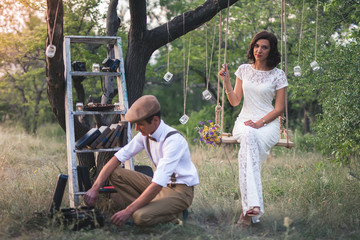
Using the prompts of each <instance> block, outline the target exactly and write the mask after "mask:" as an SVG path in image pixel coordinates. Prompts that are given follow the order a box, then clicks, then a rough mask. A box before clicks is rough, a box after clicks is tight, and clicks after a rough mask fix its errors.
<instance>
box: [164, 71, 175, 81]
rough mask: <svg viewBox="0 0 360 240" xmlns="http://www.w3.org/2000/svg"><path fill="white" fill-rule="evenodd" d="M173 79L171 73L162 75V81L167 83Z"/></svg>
mask: <svg viewBox="0 0 360 240" xmlns="http://www.w3.org/2000/svg"><path fill="white" fill-rule="evenodd" d="M172 77H173V74H172V73H171V72H167V73H165V75H164V80H165V81H167V82H169V81H170V80H171V78H172Z"/></svg>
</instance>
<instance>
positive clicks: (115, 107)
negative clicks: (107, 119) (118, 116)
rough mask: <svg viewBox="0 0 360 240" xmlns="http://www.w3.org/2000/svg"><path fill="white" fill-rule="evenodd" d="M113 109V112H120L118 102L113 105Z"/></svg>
mask: <svg viewBox="0 0 360 240" xmlns="http://www.w3.org/2000/svg"><path fill="white" fill-rule="evenodd" d="M114 109H115V111H120V110H121V109H120V104H119V103H118V102H116V103H114Z"/></svg>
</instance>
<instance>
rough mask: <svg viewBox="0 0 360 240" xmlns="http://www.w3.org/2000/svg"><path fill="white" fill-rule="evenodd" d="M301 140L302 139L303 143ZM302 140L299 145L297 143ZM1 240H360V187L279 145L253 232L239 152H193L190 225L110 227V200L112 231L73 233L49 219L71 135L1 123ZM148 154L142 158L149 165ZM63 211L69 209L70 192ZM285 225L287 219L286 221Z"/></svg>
mask: <svg viewBox="0 0 360 240" xmlns="http://www.w3.org/2000/svg"><path fill="white" fill-rule="evenodd" d="M298 138H299V139H298V141H301V139H300V137H298ZM295 141H296V139H295ZM0 145H1V149H2V151H1V153H0V180H1V185H0V192H1V195H0V196H1V197H0V211H1V213H0V238H1V239H11V238H13V239H359V238H360V181H359V180H358V179H356V178H355V177H352V176H351V175H350V174H349V169H348V168H347V167H338V166H337V165H335V164H333V163H331V162H330V161H329V160H327V159H326V158H324V157H322V156H321V155H320V154H318V153H314V152H306V151H305V150H302V149H300V148H299V147H298V146H296V147H295V148H293V149H286V148H279V147H275V148H274V149H273V150H272V152H271V155H270V157H269V158H268V159H267V161H266V162H265V164H264V166H263V172H262V180H263V191H264V201H265V215H264V217H263V218H262V222H261V223H260V224H257V225H255V226H253V227H251V228H250V229H239V228H237V227H236V225H235V224H234V222H235V221H236V220H237V219H238V217H239V214H240V205H241V204H240V195H239V187H238V176H237V171H238V170H237V151H238V146H234V145H230V146H219V147H218V146H217V147H208V146H204V145H194V146H191V152H192V160H193V162H194V163H195V164H196V166H197V168H198V171H199V174H200V182H201V183H200V185H199V186H197V187H196V189H195V199H194V201H193V204H192V206H191V207H190V209H189V217H188V219H187V221H186V222H185V223H184V224H180V225H179V224H170V223H169V224H163V225H157V226H155V227H151V228H140V227H136V226H132V225H126V226H124V227H121V228H120V227H117V226H116V225H114V224H111V223H110V220H109V219H110V216H111V212H110V210H108V209H109V208H108V207H107V205H108V202H109V199H108V198H107V196H105V195H103V196H102V197H101V199H100V200H101V201H99V205H98V206H97V207H98V208H99V209H102V210H103V212H104V214H105V216H106V221H105V226H104V227H103V228H99V229H93V230H81V231H72V230H70V229H67V228H66V227H64V226H61V225H58V224H57V223H56V221H53V220H52V219H50V218H49V217H48V215H49V207H50V203H51V199H52V195H53V193H54V189H55V184H56V181H57V177H58V175H59V174H60V173H63V174H67V160H66V145H65V135H64V133H63V132H62V130H61V129H60V128H59V127H58V126H57V125H47V126H43V127H41V128H40V129H39V133H38V135H37V136H32V135H27V134H25V133H24V132H22V131H20V130H17V129H16V128H14V127H10V126H9V125H0ZM145 159H146V156H145V154H144V153H142V154H140V156H138V157H137V158H135V161H136V163H138V164H144V163H147V164H149V165H150V164H151V163H150V162H147V161H146V160H145ZM61 207H62V208H65V207H69V205H68V194H67V191H66V193H65V196H64V198H63V201H62V206H61ZM284 220H285V221H284Z"/></svg>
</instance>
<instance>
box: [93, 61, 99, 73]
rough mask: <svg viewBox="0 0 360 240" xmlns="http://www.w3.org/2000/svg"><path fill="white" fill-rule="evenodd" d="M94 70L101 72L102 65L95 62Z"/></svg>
mask: <svg viewBox="0 0 360 240" xmlns="http://www.w3.org/2000/svg"><path fill="white" fill-rule="evenodd" d="M92 71H93V72H100V65H99V64H98V63H93V65H92Z"/></svg>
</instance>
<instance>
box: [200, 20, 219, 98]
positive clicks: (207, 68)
mask: <svg viewBox="0 0 360 240" xmlns="http://www.w3.org/2000/svg"><path fill="white" fill-rule="evenodd" d="M207 29H208V28H207V25H206V44H205V50H206V51H205V52H206V53H205V55H206V58H205V74H206V89H205V90H204V91H203V92H202V96H203V98H204V99H205V100H207V101H208V100H210V99H211V98H212V94H211V93H210V91H209V81H210V73H211V62H212V57H213V52H214V44H215V35H216V25H215V27H214V36H213V41H212V45H211V53H210V63H209V65H208V57H207V56H208V36H207V35H208V34H207Z"/></svg>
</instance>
